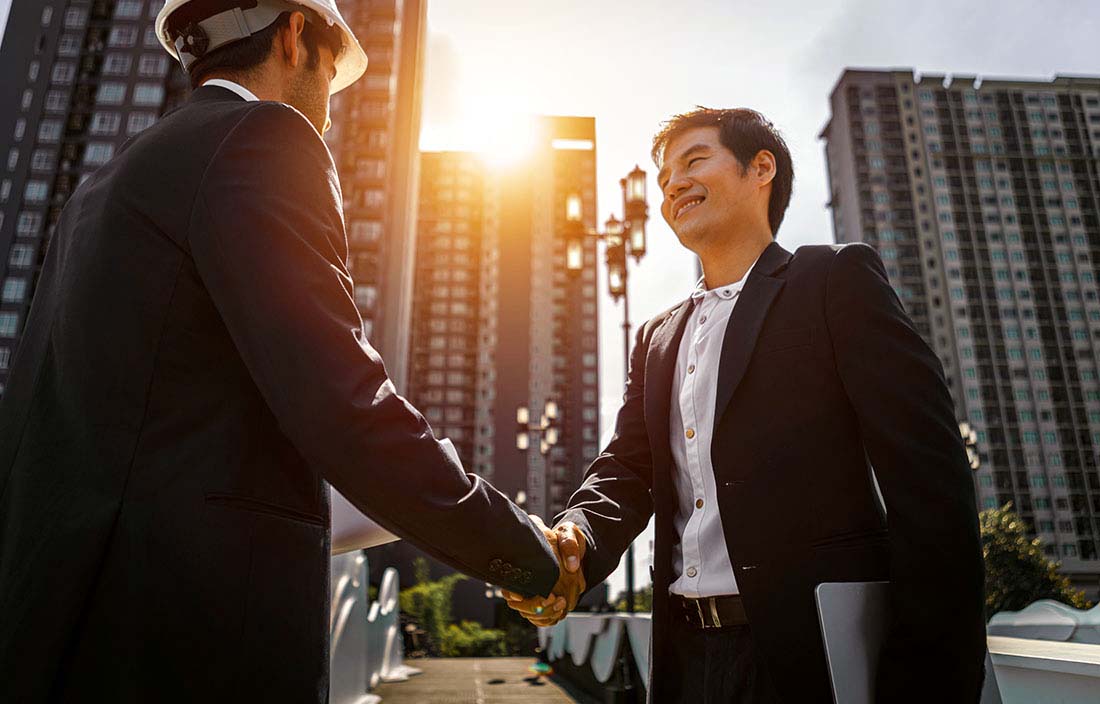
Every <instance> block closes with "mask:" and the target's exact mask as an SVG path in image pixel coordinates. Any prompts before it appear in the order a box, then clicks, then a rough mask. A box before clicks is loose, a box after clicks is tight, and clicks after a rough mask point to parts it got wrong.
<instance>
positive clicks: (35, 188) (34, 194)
mask: <svg viewBox="0 0 1100 704" xmlns="http://www.w3.org/2000/svg"><path fill="white" fill-rule="evenodd" d="M49 192H50V187H49V185H48V184H47V183H46V182H45V181H38V180H33V181H27V186H26V187H25V188H24V189H23V199H24V200H25V201H26V202H28V203H45V202H46V196H48V195H49Z"/></svg>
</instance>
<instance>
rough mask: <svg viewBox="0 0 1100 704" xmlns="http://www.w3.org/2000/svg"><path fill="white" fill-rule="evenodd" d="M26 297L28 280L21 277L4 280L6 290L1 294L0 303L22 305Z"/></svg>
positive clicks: (10, 277)
mask: <svg viewBox="0 0 1100 704" xmlns="http://www.w3.org/2000/svg"><path fill="white" fill-rule="evenodd" d="M26 297H27V280H26V279H24V278H23V277H21V276H9V277H8V278H6V279H4V290H3V292H0V301H3V302H4V303H22V302H23V301H24V300H25V299H26Z"/></svg>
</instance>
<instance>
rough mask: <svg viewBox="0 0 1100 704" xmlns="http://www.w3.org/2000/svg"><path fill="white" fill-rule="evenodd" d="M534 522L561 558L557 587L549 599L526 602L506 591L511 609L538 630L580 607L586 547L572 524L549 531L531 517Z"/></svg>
mask: <svg viewBox="0 0 1100 704" xmlns="http://www.w3.org/2000/svg"><path fill="white" fill-rule="evenodd" d="M531 520H532V521H534V522H535V525H536V526H538V527H539V529H541V530H542V534H543V536H544V537H545V538H546V541H547V542H548V543H550V548H551V549H552V550H553V551H554V556H555V557H557V558H558V569H559V572H560V573H559V576H558V583H557V584H555V585H554V589H553V591H552V592H551V594H550V595H549V596H533V597H530V598H528V599H525V598H524V597H523V596H522V595H520V594H516V593H515V592H510V591H508V590H506V589H505V590H503V591H502V593H503V595H504V598H505V600H506V601H507V603H508V606H509V607H510V608H512V609H513V610H515V611H517V612H519V614H520V615H521V616H523V617H524V618H525V619H527V620H528V621H530V622H531V623H533V624H534V625H536V626H553V625H554V624H556V623H557V622H559V621H561V620H562V619H563V618H565V616H566V614H568V613H569V612H570V611H572V610H573V609H574V608H575V607H576V606H577V600H578V599H579V598H580V595H581V592H583V591H584V588H585V583H584V571H583V570H582V569H581V562H582V560H584V551H585V547H586V543H585V539H584V534H583V533H581V531H580V529H579V528H577V526H576V524H574V523H572V522H571V521H566V522H565V523H561V524H559V525H558V526H557V527H556V528H553V529H551V528H548V527H547V526H546V524H545V523H543V522H542V519H541V518H539V517H538V516H535V515H533V514H532V515H531Z"/></svg>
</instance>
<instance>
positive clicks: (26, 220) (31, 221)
mask: <svg viewBox="0 0 1100 704" xmlns="http://www.w3.org/2000/svg"><path fill="white" fill-rule="evenodd" d="M41 228H42V214H41V213H29V212H23V213H19V221H18V223H17V224H16V228H15V231H16V232H18V233H19V234H20V235H22V236H23V237H34V236H36V235H37V234H38V231H39V230H40V229H41Z"/></svg>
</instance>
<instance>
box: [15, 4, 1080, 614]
mask: <svg viewBox="0 0 1100 704" xmlns="http://www.w3.org/2000/svg"><path fill="white" fill-rule="evenodd" d="M426 2H427V3H428V32H429V38H428V51H427V68H426V75H425V99H424V115H423V131H422V134H421V147H422V148H423V149H467V148H479V147H491V146H492V145H493V142H494V141H499V138H500V137H501V136H502V135H508V134H510V133H512V132H514V131H515V130H514V127H515V125H517V124H520V123H522V122H523V121H524V120H525V119H527V118H526V116H530V115H536V114H548V115H584V116H595V117H596V129H597V180H598V187H599V214H598V221H599V222H603V221H604V220H605V219H606V218H607V216H608V215H609V214H610V213H612V212H615V213H616V214H618V215H620V216H621V196H620V191H619V184H618V181H619V179H620V178H621V177H622V176H623V175H625V174H626V173H627V172H628V171H629V170H630V169H631V168H633V166H634V165H635V164H639V165H640V166H641V167H642V168H643V169H645V170H646V171H647V172H648V173H649V177H650V182H649V201H650V214H651V217H650V221H649V228H648V232H649V243H650V245H649V248H650V252H649V254H648V255H647V256H646V258H645V259H643V261H642V262H641V264H640V265H638V266H635V267H633V268H632V269H631V274H630V276H631V278H630V282H631V285H630V296H631V297H630V306H631V313H632V318H633V321H632V322H633V323H634V324H635V325H637V324H638V323H640V322H643V321H644V320H646V319H648V318H650V317H652V316H654V315H656V314H657V313H659V312H661V311H662V310H664V309H666V308H668V307H671V306H672V305H674V304H676V303H677V302H679V301H680V300H682V299H683V298H685V297H686V296H687V295H688V294H689V293H690V291H691V288H692V286H693V284H694V279H695V268H694V267H695V259H694V257H693V255H691V254H690V253H689V252H687V251H686V250H684V249H682V248H681V247H680V245H679V243H678V242H677V241H676V238H675V236H674V235H673V234H672V232H671V231H670V230H669V229H668V227H667V226H666V225H665V224H664V222H663V221H662V220H661V217H660V212H659V206H660V200H659V194H658V189H657V186H656V183H655V176H656V169H655V168H654V167H653V166H652V164H651V162H650V160H649V145H650V140H651V137H652V135H653V133H654V131H655V130H656V129H657V127H658V125H659V124H660V122H661V121H662V120H664V119H667V118H668V117H670V116H671V115H674V114H676V113H679V112H684V111H687V110H690V109H692V108H693V107H695V106H696V105H705V106H707V107H751V108H755V109H757V110H759V111H761V112H763V113H764V114H765V115H767V116H768V117H769V118H770V119H771V120H772V121H773V122H774V123H775V124H776V126H777V127H778V128H779V129H780V130H781V131H782V133H783V134H784V136H785V137H786V140H787V143H788V145H789V147H790V149H791V153H792V156H793V159H794V168H795V180H794V183H795V185H794V196H793V198H792V201H791V206H790V209H789V211H788V213H787V217H786V220H785V221H784V223H783V226H782V228H781V230H780V233H779V238H778V239H779V243H780V244H782V245H783V246H784V247H786V248H788V249H792V250H793V249H795V248H797V247H798V246H801V245H804V244H813V243H828V242H832V229H831V224H830V220H829V217H828V212H827V210H826V208H825V202H826V200H827V198H828V196H827V185H826V179H825V162H824V156H823V144H822V143H821V142H820V141H819V140H818V138H817V135H818V134H819V133H820V131H821V128H822V127H823V126H824V125H825V123H826V121H827V119H828V109H829V103H828V98H829V93H830V92H831V91H832V88H833V86H834V85H835V83H836V81H837V80H838V78H839V77H840V74H841V72H842V71H843V70H844V68H845V67H869V68H894V67H900V68H912V69H915V70H917V71H918V72H921V73H948V74H951V73H959V74H977V75H981V76H986V77H1021V78H1031V79H1049V78H1051V77H1053V76H1054V75H1055V74H1092V75H1096V74H1100V50H1098V49H1097V48H1096V46H1097V41H1096V37H1097V36H1100V0H1047V2H1043V3H1037V2H1035V1H1034V0H999V1H997V2H993V1H991V0H966V1H964V2H959V1H958V0H923V1H922V2H913V1H912V0H906V1H901V0H769V2H759V1H758V0H753V1H748V0H723V1H718V0H694V1H693V2H691V3H669V2H656V1H655V0H630V1H629V2H628V1H626V0H599V2H593V1H592V0H556V2H553V3H533V2H515V0H426ZM10 4H11V0H0V26H3V24H4V23H5V21H6V18H7V14H8V10H9V7H10ZM599 281H600V282H601V287H602V286H604V285H605V284H604V281H605V276H604V274H603V273H602V272H601V275H600V277H599ZM620 305H621V304H620ZM621 317H622V311H621V308H619V307H617V306H616V305H614V304H613V303H612V302H611V299H610V298H609V297H608V296H607V295H606V291H605V290H601V293H600V318H601V320H600V327H601V332H600V349H601V352H602V354H601V357H600V365H601V378H600V383H601V427H602V429H603V432H604V435H605V436H606V434H607V433H608V432H609V430H610V427H611V425H612V424H613V422H614V417H615V411H616V410H617V409H618V406H619V402H620V400H621V396H622V378H623V368H622V355H621V349H622V337H621V335H622V331H621V328H620V327H619V325H620V323H621ZM650 540H652V531H651V530H647V532H646V533H644V534H643V535H642V536H641V538H640V539H639V541H638V543H637V546H638V550H637V553H638V570H637V574H638V575H639V580H640V583H645V582H647V581H648V569H647V568H648V564H649V559H650V558H649V544H650ZM622 583H623V580H622V570H621V569H620V571H619V572H618V573H616V575H615V576H613V578H612V590H613V592H615V591H618V590H619V589H621V585H622Z"/></svg>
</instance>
